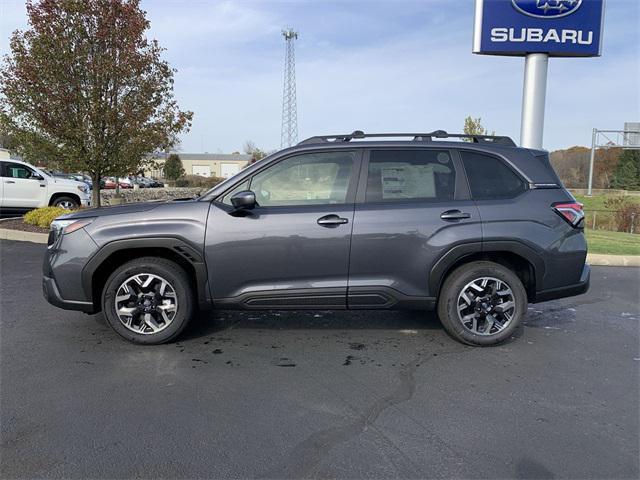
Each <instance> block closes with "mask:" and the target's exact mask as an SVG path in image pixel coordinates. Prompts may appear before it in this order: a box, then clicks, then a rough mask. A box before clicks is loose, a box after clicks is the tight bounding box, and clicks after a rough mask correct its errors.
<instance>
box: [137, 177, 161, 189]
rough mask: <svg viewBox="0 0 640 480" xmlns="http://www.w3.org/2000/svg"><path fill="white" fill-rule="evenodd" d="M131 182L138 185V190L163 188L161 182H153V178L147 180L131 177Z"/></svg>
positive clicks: (145, 178) (146, 178)
mask: <svg viewBox="0 0 640 480" xmlns="http://www.w3.org/2000/svg"><path fill="white" fill-rule="evenodd" d="M131 180H132V182H133V183H134V184H136V185H138V187H140V188H158V187H164V184H163V183H162V182H158V181H157V180H154V179H153V178H148V177H132V179H131Z"/></svg>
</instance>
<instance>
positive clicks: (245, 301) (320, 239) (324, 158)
mask: <svg viewBox="0 0 640 480" xmlns="http://www.w3.org/2000/svg"><path fill="white" fill-rule="evenodd" d="M360 155H361V152H359V151H357V150H354V151H350V150H349V151H346V150H345V151H340V152H327V151H325V152H322V153H313V152H311V153H307V154H298V155H293V156H289V157H285V158H282V159H276V160H274V161H272V162H270V164H269V165H267V166H266V167H265V168H264V169H262V170H260V171H258V172H257V173H255V174H254V175H253V177H252V178H251V179H250V180H249V181H247V180H244V181H243V182H242V184H241V185H240V186H237V187H233V186H232V187H230V189H229V192H230V193H229V194H223V195H222V196H221V197H220V201H219V202H218V201H216V202H214V203H213V204H212V205H211V208H210V210H209V218H208V222H207V233H206V246H205V250H206V252H205V253H206V257H207V268H208V270H209V279H210V285H211V293H212V297H213V299H214V302H217V303H218V304H230V305H240V306H243V307H248V308H251V307H256V308H258V307H263V308H264V307H274V308H275V307H277V308H288V307H291V308H313V307H315V308H318V307H320V308H322V307H325V308H345V307H346V292H347V282H348V270H349V246H350V241H351V230H352V227H353V210H354V205H353V202H354V197H355V189H356V183H357V179H358V172H359V168H360ZM247 188H249V189H251V190H252V191H254V193H255V196H256V199H257V202H258V206H256V207H255V208H254V209H252V210H249V211H236V210H234V208H233V207H232V206H231V205H229V203H231V200H230V199H231V197H232V195H233V193H234V192H236V191H240V190H243V189H247Z"/></svg>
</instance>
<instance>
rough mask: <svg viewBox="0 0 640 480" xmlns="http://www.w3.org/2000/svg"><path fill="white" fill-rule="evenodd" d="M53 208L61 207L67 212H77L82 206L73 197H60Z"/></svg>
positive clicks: (54, 202)
mask: <svg viewBox="0 0 640 480" xmlns="http://www.w3.org/2000/svg"><path fill="white" fill-rule="evenodd" d="M53 206H54V207H61V208H64V209H66V210H76V209H77V208H79V207H80V204H79V203H78V201H77V200H76V199H75V198H72V197H58V198H56V199H55V200H54V201H53Z"/></svg>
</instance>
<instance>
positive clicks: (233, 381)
mask: <svg viewBox="0 0 640 480" xmlns="http://www.w3.org/2000/svg"><path fill="white" fill-rule="evenodd" d="M44 248H45V247H44V246H43V245H35V244H29V243H19V242H8V241H3V242H0V282H1V286H0V301H1V305H0V322H1V323H0V336H1V343H0V359H1V370H0V373H1V377H0V402H1V404H0V409H1V410H0V414H1V430H0V433H1V441H2V449H1V471H0V476H1V477H2V478H178V477H179V478H309V477H314V478H336V477H341V478H427V477H428V478H431V477H438V478H453V477H455V478H488V477H490V478H506V477H509V478H638V476H639V465H638V462H639V460H638V458H639V453H640V452H639V434H638V432H639V429H640V425H639V408H640V403H639V388H640V386H639V378H640V377H639V368H640V353H639V351H638V348H639V340H640V339H639V328H638V326H639V321H640V313H639V311H638V292H639V275H640V270H639V269H634V268H612V267H594V268H593V274H592V275H593V276H592V286H591V290H590V292H589V293H588V294H586V295H583V296H580V297H574V298H569V299H564V300H560V301H555V302H549V303H544V304H538V305H531V306H530V307H531V308H530V310H529V314H528V318H527V320H526V324H525V326H524V327H523V328H521V329H520V330H519V331H518V332H517V334H516V335H515V336H514V338H513V339H512V340H511V341H510V342H508V343H507V344H504V345H501V346H498V347H493V348H472V347H465V346H463V345H461V344H458V343H456V342H454V341H453V340H451V339H450V338H449V337H448V336H447V335H446V334H445V332H444V331H443V329H442V327H441V325H440V323H439V322H438V320H437V318H436V317H435V315H434V314H432V313H424V312H386V311H356V312H325V311H306V312H210V313H207V314H204V315H201V318H199V319H198V321H196V322H195V323H194V324H193V325H192V326H191V327H190V328H189V329H188V330H187V332H186V333H185V334H184V335H183V336H182V337H181V338H180V339H179V341H178V342H176V343H172V344H168V345H163V346H157V347H141V346H135V345H132V344H129V343H127V342H125V341H123V340H122V339H120V337H118V336H117V335H116V334H115V333H114V332H113V331H111V329H110V328H108V327H107V326H106V325H105V322H104V320H103V318H102V315H94V316H87V315H84V314H82V313H76V312H67V311H63V310H59V309H56V308H54V307H51V306H49V305H48V304H47V303H46V302H45V300H44V299H43V298H42V294H41V287H40V279H41V273H40V270H41V261H42V255H43V251H44Z"/></svg>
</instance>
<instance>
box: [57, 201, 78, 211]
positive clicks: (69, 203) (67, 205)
mask: <svg viewBox="0 0 640 480" xmlns="http://www.w3.org/2000/svg"><path fill="white" fill-rule="evenodd" d="M58 206H59V207H62V208H64V209H65V210H73V208H74V207H75V206H76V204H75V203H73V202H72V201H70V200H62V201H61V202H58Z"/></svg>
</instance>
